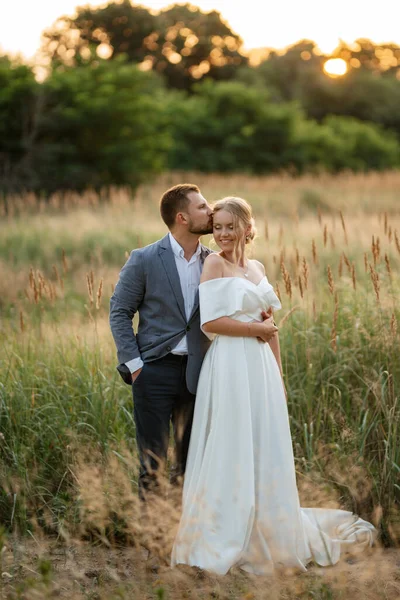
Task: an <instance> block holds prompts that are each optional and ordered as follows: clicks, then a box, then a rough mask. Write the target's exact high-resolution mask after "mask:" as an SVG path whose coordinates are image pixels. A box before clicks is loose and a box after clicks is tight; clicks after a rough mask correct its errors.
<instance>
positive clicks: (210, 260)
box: [200, 252, 224, 283]
mask: <svg viewBox="0 0 400 600" xmlns="http://www.w3.org/2000/svg"><path fill="white" fill-rule="evenodd" d="M223 273H224V259H223V258H222V256H220V255H219V254H217V253H216V252H213V253H212V254H209V255H208V256H207V257H206V259H205V261H204V266H203V271H202V274H201V280H200V281H201V283H203V282H204V281H208V280H209V279H217V278H218V277H223Z"/></svg>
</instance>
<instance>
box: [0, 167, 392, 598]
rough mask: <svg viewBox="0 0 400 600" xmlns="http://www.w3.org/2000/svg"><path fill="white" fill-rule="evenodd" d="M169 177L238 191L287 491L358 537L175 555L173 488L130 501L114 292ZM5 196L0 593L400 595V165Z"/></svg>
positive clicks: (126, 409)
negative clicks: (280, 390)
mask: <svg viewBox="0 0 400 600" xmlns="http://www.w3.org/2000/svg"><path fill="white" fill-rule="evenodd" d="M183 181H190V182H193V183H196V184H198V185H199V186H200V188H201V191H202V193H203V195H204V196H205V197H206V198H207V200H208V201H209V202H211V203H212V202H213V201H215V200H217V199H219V198H221V197H224V196H227V195H237V196H241V197H243V198H245V199H246V200H248V201H249V202H250V203H251V204H252V206H253V208H254V213H255V217H256V225H257V230H258V236H257V239H256V241H255V244H254V248H253V250H252V256H253V257H254V258H257V259H259V260H261V261H262V262H263V263H264V265H265V268H266V273H267V276H268V279H269V280H270V282H271V283H272V284H273V285H274V287H275V289H276V291H277V293H278V295H279V296H280V298H281V301H282V307H283V308H282V310H281V311H279V312H277V313H276V315H275V320H276V321H277V324H278V325H279V335H280V344H281V352H282V363H283V369H284V378H285V384H286V389H287V393H288V409H289V414H290V425H291V431H292V437H293V448H294V453H295V461H296V471H297V478H298V487H299V492H300V498H301V502H302V505H303V506H330V507H341V508H345V509H348V510H352V511H354V512H356V513H358V514H359V515H360V516H361V517H362V518H364V519H367V520H369V521H372V522H373V523H374V524H375V526H376V527H377V528H378V530H379V542H378V544H377V546H376V548H374V549H373V550H371V552H369V553H366V554H363V555H359V556H351V557H345V558H344V559H343V561H342V562H341V563H340V564H339V565H337V566H335V567H331V568H329V569H326V568H324V569H322V568H317V567H313V566H311V568H310V569H309V571H308V572H307V573H305V574H301V575H299V574H288V573H277V575H276V577H275V578H273V579H271V578H264V577H252V576H250V575H248V574H244V573H241V572H240V571H237V572H236V571H235V570H233V572H232V573H230V574H229V575H227V576H225V577H218V576H213V575H211V574H207V573H202V572H199V571H198V570H196V569H190V568H184V567H178V568H176V569H174V570H171V569H169V566H168V557H169V553H170V550H171V545H172V541H173V537H174V531H175V528H176V525H177V521H178V518H179V491H177V490H170V489H169V488H168V485H167V484H165V485H166V490H165V494H162V496H161V497H160V499H159V506H157V507H156V509H155V510H153V512H152V514H151V515H150V516H149V517H148V518H146V519H144V518H143V514H142V508H141V507H140V506H139V503H138V500H137V456H136V446H135V426H134V422H133V410H132V407H133V402H132V396H131V391H130V389H129V388H128V386H126V385H125V384H124V383H123V382H122V380H121V379H120V378H119V375H118V373H117V371H116V368H115V367H116V362H117V361H116V350H115V347H114V343H113V340H112V336H111V333H110V330H109V325H108V308H109V298H110V296H111V294H112V291H113V288H114V286H115V284H116V282H117V280H118V273H119V270H120V268H121V267H122V265H123V264H124V262H125V260H126V258H127V256H128V255H129V252H130V251H131V250H132V249H133V248H136V247H138V246H144V245H146V244H149V243H151V242H153V241H155V240H157V239H159V238H160V237H161V236H163V235H165V233H166V229H165V226H164V224H163V223H162V221H161V218H160V216H159V212H158V201H159V198H160V196H161V194H162V193H163V191H165V190H166V189H167V188H168V187H170V186H171V185H173V184H175V183H178V182H183ZM0 215H1V220H0V311H1V321H0V526H1V530H0V570H1V580H0V597H1V598H7V599H8V598H10V599H17V598H27V599H34V598H39V599H42V598H56V597H57V598H70V599H71V598H74V599H75V598H76V599H78V598H92V599H95V598H97V599H107V600H108V599H114V598H115V599H117V598H120V599H128V598H129V599H132V598H135V599H136V598H140V599H141V598H149V599H151V598H165V599H167V598H168V599H180V598H193V599H200V598H201V599H203V598H220V599H228V598H232V599H233V598H241V599H247V600H250V599H261V598H268V599H272V600H275V599H276V600H278V599H279V600H281V599H282V600H283V599H287V600H294V599H297V598H299V599H320V600H336V599H347V598H354V599H357V600H358V599H360V600H361V598H367V599H372V600H376V599H378V598H379V599H382V600H383V599H385V600H386V599H388V600H391V599H393V600H394V599H398V598H399V597H400V575H399V573H400V550H399V545H400V511H399V500H400V393H399V389H400V331H399V330H400V278H399V272H400V173H393V172H391V173H382V174H373V173H372V174H359V175H354V174H342V175H339V176H328V175H320V176H311V175H307V176H304V177H300V178H291V177H289V176H286V175H285V176H284V175H282V176H270V177H249V176H245V175H235V176H229V177H228V176H226V177H225V176H220V175H213V176H205V175H202V174H196V173H192V174H190V175H188V174H179V173H174V174H170V175H166V176H163V177H162V178H160V179H158V180H157V181H154V182H152V183H150V184H149V185H147V186H143V187H141V188H140V189H139V190H138V191H137V193H136V194H135V195H133V194H132V193H131V192H130V191H129V190H127V189H111V190H107V191H103V192H102V193H100V194H97V193H95V192H92V191H88V192H86V193H85V194H82V195H77V194H75V193H72V192H70V193H66V194H63V195H61V194H55V195H53V196H52V197H51V198H50V199H47V200H46V201H45V200H43V199H41V198H38V197H35V196H33V195H30V194H25V195H23V196H18V197H5V198H3V199H1V201H0ZM203 242H204V243H206V244H209V245H210V246H211V247H214V248H216V246H214V245H213V242H212V239H211V238H210V237H206V238H204V239H203ZM160 318H161V316H160ZM148 551H150V553H151V556H155V557H156V558H157V562H158V564H157V565H156V566H154V565H153V566H152V563H151V561H150V560H149V559H148V558H147V555H148Z"/></svg>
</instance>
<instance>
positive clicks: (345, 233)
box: [339, 211, 349, 246]
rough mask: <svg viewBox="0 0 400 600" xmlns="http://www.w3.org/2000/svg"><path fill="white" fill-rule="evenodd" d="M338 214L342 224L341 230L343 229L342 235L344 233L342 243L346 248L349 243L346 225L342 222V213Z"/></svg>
mask: <svg viewBox="0 0 400 600" xmlns="http://www.w3.org/2000/svg"><path fill="white" fill-rule="evenodd" d="M339 212H340V221H341V223H342V229H343V233H344V243H345V244H346V246H348V245H349V241H348V239H347V231H346V223H345V222H344V217H343V213H342V211H339Z"/></svg>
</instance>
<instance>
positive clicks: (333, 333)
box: [331, 292, 339, 352]
mask: <svg viewBox="0 0 400 600" xmlns="http://www.w3.org/2000/svg"><path fill="white" fill-rule="evenodd" d="M338 316H339V297H338V294H337V292H336V293H335V310H334V312H333V321H332V329H331V347H332V350H333V351H334V352H336V350H337V341H336V337H337V321H338Z"/></svg>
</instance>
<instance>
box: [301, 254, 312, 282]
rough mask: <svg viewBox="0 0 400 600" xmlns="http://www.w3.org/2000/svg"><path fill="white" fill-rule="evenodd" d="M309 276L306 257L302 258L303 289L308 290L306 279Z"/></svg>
mask: <svg viewBox="0 0 400 600" xmlns="http://www.w3.org/2000/svg"><path fill="white" fill-rule="evenodd" d="M309 274H310V269H309V267H308V264H307V261H306V257H305V256H303V281H304V288H305V289H306V290H308V277H309Z"/></svg>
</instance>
